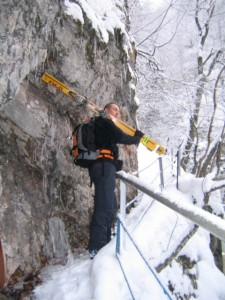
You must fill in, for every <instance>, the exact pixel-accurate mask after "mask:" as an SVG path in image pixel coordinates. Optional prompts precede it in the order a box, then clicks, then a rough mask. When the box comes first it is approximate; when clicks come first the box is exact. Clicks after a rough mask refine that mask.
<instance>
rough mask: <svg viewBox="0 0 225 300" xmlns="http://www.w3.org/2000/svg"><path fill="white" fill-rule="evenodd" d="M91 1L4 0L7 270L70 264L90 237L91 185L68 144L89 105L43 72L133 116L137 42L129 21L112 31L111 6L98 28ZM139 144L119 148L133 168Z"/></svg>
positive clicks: (2, 157)
mask: <svg viewBox="0 0 225 300" xmlns="http://www.w3.org/2000/svg"><path fill="white" fill-rule="evenodd" d="M117 2H118V3H119V1H117ZM82 3H84V1H83V2H82ZM108 3H110V4H112V3H111V1H109V0H108ZM87 5H88V4H87V3H86V6H85V7H86V11H85V9H84V8H83V7H82V5H81V4H80V2H79V1H76V4H75V3H72V2H71V3H70V2H69V1H65V2H64V1H56V0H52V1H42V0H36V1H27V0H20V1H17V0H8V1H4V0H3V1H2V2H1V11H0V14H1V15H0V17H1V37H0V39H1V44H0V50H1V66H0V68H1V69H0V72H1V78H0V84H1V89H0V105H1V110H0V197H1V200H0V201H1V204H0V242H1V244H2V249H3V252H4V255H3V256H4V259H5V264H6V275H7V277H8V278H9V277H10V276H11V275H12V274H13V273H15V271H16V270H18V268H19V269H20V270H22V272H24V273H27V272H30V271H32V270H34V269H35V268H39V267H40V266H41V265H42V264H45V263H48V262H49V261H53V262H61V263H63V262H65V258H66V255H67V253H68V251H69V250H70V249H71V250H72V251H74V250H75V249H76V248H80V247H86V245H87V240H88V227H89V220H90V216H91V212H92V207H93V196H92V195H93V189H91V188H90V187H89V177H88V173H87V171H86V170H82V169H80V168H78V167H75V166H74V165H73V163H72V160H71V158H70V155H69V150H70V147H71V140H70V136H71V132H72V128H73V127H74V125H75V124H77V123H78V122H79V121H80V119H81V118H82V117H84V116H87V115H88V114H89V115H90V113H89V112H87V111H86V110H85V108H83V107H82V106H80V105H79V104H78V103H75V102H72V101H71V100H70V99H69V98H66V97H65V96H63V95H61V94H60V93H59V92H58V91H56V90H55V89H54V88H52V87H47V86H46V84H45V83H43V82H42V81H41V75H42V74H43V72H44V71H47V72H49V73H51V74H53V75H54V76H55V77H57V78H58V79H60V80H61V81H63V82H64V83H65V84H67V85H69V86H71V87H72V88H76V89H77V90H78V91H79V92H80V93H82V94H83V95H85V96H87V97H88V98H90V99H92V100H94V101H95V102H96V103H97V104H98V105H100V106H104V105H105V104H106V103H107V102H109V101H117V102H118V103H119V105H121V107H122V116H123V117H124V118H125V121H128V122H129V123H130V124H131V125H134V124H135V119H134V117H135V111H136V108H137V107H136V104H135V102H134V93H135V92H134V89H133V88H132V86H133V84H134V83H135V76H134V75H133V72H132V68H133V66H134V63H135V50H134V49H133V46H132V43H131V42H130V40H129V37H128V35H127V33H126V30H125V28H124V27H123V24H122V23H121V26H118V24H117V26H115V28H114V27H112V28H110V29H109V28H107V26H106V25H107V23H104V22H106V21H104V20H106V19H107V12H106V13H105V14H104V18H103V16H102V15H100V14H99V15H98V13H96V14H95V17H96V18H98V21H99V24H103V25H104V24H105V25H104V26H103V25H101V26H102V27H101V26H100V25H98V27H96V26H95V24H96V22H94V20H93V19H91V14H90V12H91V11H92V10H93V8H91V7H89V9H87V7H88V6H87ZM113 5H114V4H113ZM121 5H122V4H121ZM121 7H122V6H121ZM91 9H92V10H91ZM111 9H113V11H115V10H118V12H119V13H120V14H121V16H122V11H120V10H119V8H116V7H111ZM108 17H109V16H108ZM114 19H115V18H114ZM100 21H101V22H100ZM103 21H104V22H103ZM134 150H135V146H134V147H133V148H132V151H131V153H129V155H128V154H126V152H125V151H121V156H122V158H123V159H125V160H126V163H125V169H126V170H128V171H131V170H134V169H135V168H136V167H137V165H136V159H135V154H134Z"/></svg>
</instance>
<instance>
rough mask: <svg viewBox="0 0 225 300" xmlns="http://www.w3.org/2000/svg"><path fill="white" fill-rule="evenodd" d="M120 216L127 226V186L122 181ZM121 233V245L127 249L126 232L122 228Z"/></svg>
mask: <svg viewBox="0 0 225 300" xmlns="http://www.w3.org/2000/svg"><path fill="white" fill-rule="evenodd" d="M120 215H121V219H122V221H123V222H124V223H125V224H126V185H125V183H124V182H123V181H122V180H120ZM120 232H121V236H120V241H121V245H123V247H124V248H125V231H124V229H123V228H121V230H120Z"/></svg>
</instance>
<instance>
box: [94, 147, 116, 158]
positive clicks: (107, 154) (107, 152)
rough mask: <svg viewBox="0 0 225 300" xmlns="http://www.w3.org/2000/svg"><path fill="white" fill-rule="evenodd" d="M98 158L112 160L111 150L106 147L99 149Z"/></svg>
mask: <svg viewBox="0 0 225 300" xmlns="http://www.w3.org/2000/svg"><path fill="white" fill-rule="evenodd" d="M98 158H108V159H112V160H114V156H113V152H112V151H111V150H108V149H101V150H100V154H99V156H98Z"/></svg>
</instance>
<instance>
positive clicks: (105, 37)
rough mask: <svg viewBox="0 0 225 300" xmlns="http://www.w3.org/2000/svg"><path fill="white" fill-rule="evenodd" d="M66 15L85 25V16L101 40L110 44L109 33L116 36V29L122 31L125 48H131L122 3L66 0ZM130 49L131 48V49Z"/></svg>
mask: <svg viewBox="0 0 225 300" xmlns="http://www.w3.org/2000/svg"><path fill="white" fill-rule="evenodd" d="M64 3H65V5H66V13H67V14H68V15H71V16H73V18H74V19H76V20H80V22H81V23H82V24H83V23H84V14H85V15H86V16H87V18H88V19H89V20H90V22H91V24H92V27H93V29H95V31H96V33H97V35H98V36H99V38H100V39H101V40H102V41H103V42H105V43H108V42H109V33H111V34H113V35H114V29H120V30H121V32H122V33H123V34H124V36H125V37H126V38H127V39H126V44H125V45H124V47H127V46H129V44H130V42H129V38H128V35H127V32H126V30H125V25H124V22H125V16H124V14H123V13H122V9H120V8H122V6H123V5H122V3H121V1H120V0H117V1H116V4H115V1H113V0H95V1H92V0H77V1H76V3H77V4H76V3H73V2H69V0H65V2H64ZM129 48H130V47H129Z"/></svg>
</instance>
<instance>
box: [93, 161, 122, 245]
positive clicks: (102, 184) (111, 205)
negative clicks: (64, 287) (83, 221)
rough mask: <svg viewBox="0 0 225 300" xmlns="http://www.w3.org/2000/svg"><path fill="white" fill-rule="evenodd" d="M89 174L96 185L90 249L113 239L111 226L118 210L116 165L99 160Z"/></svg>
mask: <svg viewBox="0 0 225 300" xmlns="http://www.w3.org/2000/svg"><path fill="white" fill-rule="evenodd" d="M89 175H90V178H91V180H92V181H93V183H94V186H95V197H94V212H93V215H92V220H91V224H90V239H89V250H93V249H96V250H99V249H101V248H102V247H104V246H105V245H106V244H107V243H108V242H109V241H110V240H111V228H112V225H113V221H114V218H115V215H116V211H117V201H116V196H115V185H116V166H115V164H114V163H113V162H110V161H97V162H95V163H94V164H93V165H92V166H91V167H90V169H89Z"/></svg>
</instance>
